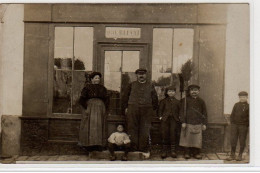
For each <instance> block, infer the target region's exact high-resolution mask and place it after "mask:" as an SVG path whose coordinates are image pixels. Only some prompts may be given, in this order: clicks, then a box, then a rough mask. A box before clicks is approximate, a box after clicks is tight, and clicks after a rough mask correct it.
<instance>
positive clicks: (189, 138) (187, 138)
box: [180, 124, 202, 148]
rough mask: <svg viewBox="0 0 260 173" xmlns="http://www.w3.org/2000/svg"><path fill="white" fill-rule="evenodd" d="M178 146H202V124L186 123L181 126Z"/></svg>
mask: <svg viewBox="0 0 260 173" xmlns="http://www.w3.org/2000/svg"><path fill="white" fill-rule="evenodd" d="M180 146H182V147H194V148H202V125H201V124H199V125H192V124H187V126H186V128H182V129H181V138H180Z"/></svg>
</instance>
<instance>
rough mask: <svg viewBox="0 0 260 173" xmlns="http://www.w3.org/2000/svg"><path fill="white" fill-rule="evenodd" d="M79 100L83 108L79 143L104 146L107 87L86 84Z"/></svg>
mask: <svg viewBox="0 0 260 173" xmlns="http://www.w3.org/2000/svg"><path fill="white" fill-rule="evenodd" d="M79 101H80V104H81V105H82V106H83V108H84V111H83V115H82V119H81V124H80V131H79V145H81V146H95V145H99V146H105V144H106V135H105V132H106V105H107V104H106V103H107V89H106V88H105V87H104V86H103V85H100V84H87V85H86V86H85V87H84V88H83V90H82V92H81V97H80V100H79Z"/></svg>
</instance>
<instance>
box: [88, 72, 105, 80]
mask: <svg viewBox="0 0 260 173" xmlns="http://www.w3.org/2000/svg"><path fill="white" fill-rule="evenodd" d="M96 75H98V76H99V77H100V78H101V77H102V74H101V73H99V72H95V71H94V72H92V73H91V74H90V75H89V79H93V78H94V77H95V76H96Z"/></svg>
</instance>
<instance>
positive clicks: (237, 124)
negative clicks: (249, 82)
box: [227, 91, 249, 161]
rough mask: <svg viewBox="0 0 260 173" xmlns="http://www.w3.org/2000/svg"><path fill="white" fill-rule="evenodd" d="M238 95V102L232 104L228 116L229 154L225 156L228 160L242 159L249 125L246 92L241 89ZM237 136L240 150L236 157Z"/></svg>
mask: <svg viewBox="0 0 260 173" xmlns="http://www.w3.org/2000/svg"><path fill="white" fill-rule="evenodd" d="M238 96H239V102H237V103H236V104H235V105H234V107H233V110H232V113H231V116H230V122H231V132H230V136H231V155H230V157H229V158H227V160H228V161H231V160H235V159H236V160H237V161H241V160H242V154H243V152H244V149H245V145H246V137H247V132H248V127H249V104H248V103H247V99H248V93H247V92H245V91H242V92H240V93H239V94H238ZM238 138H239V143H240V151H239V155H238V157H237V158H236V156H235V152H236V146H237V141H238Z"/></svg>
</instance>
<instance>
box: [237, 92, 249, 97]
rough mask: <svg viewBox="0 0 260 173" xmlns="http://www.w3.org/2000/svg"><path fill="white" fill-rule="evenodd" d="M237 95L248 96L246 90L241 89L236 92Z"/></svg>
mask: <svg viewBox="0 0 260 173" xmlns="http://www.w3.org/2000/svg"><path fill="white" fill-rule="evenodd" d="M238 96H248V93H247V92H246V91H241V92H239V93H238Z"/></svg>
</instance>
